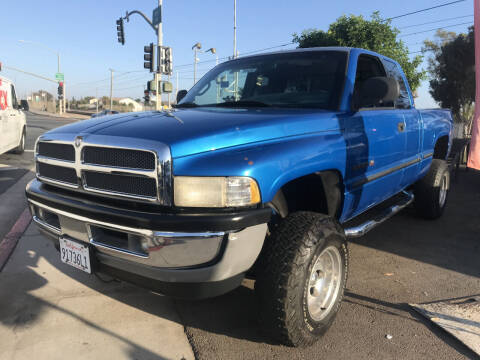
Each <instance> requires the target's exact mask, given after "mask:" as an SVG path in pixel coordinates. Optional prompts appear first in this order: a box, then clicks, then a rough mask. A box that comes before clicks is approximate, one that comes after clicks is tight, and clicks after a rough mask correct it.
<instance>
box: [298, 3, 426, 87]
mask: <svg viewBox="0 0 480 360" xmlns="http://www.w3.org/2000/svg"><path fill="white" fill-rule="evenodd" d="M390 23H391V22H390V20H384V19H382V18H381V17H380V14H379V12H378V11H377V12H374V13H373V14H372V16H371V19H370V20H366V19H365V18H364V17H363V16H355V15H350V16H345V15H344V16H342V17H340V18H338V19H337V20H336V21H335V22H334V23H332V24H330V27H329V28H328V30H327V31H323V30H316V29H308V30H304V31H303V32H302V33H301V34H300V35H298V34H293V42H294V43H298V47H299V48H308V47H315V46H348V47H356V48H363V49H367V50H371V51H375V52H378V53H379V54H382V55H385V56H387V57H389V58H392V59H394V60H396V61H397V62H398V63H399V64H400V65H401V66H402V69H403V71H404V72H405V76H406V77H407V79H408V82H409V84H410V87H411V89H412V91H415V90H416V89H417V88H418V86H419V85H420V81H421V80H422V79H423V78H424V76H425V72H424V71H418V70H417V68H418V66H419V65H420V64H421V62H422V59H423V57H422V56H421V55H417V56H415V57H414V58H413V59H412V60H410V59H409V52H408V48H407V47H406V45H405V43H404V42H403V41H402V40H398V39H397V36H398V34H399V32H400V31H399V30H398V29H396V28H392V26H391V25H390Z"/></svg>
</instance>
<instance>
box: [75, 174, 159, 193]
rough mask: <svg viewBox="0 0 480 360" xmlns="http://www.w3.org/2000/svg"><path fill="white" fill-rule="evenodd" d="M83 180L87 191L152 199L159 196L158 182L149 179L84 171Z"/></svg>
mask: <svg viewBox="0 0 480 360" xmlns="http://www.w3.org/2000/svg"><path fill="white" fill-rule="evenodd" d="M83 180H84V185H85V187H86V188H87V190H88V189H96V190H101V191H106V192H113V193H120V194H126V195H132V196H142V197H150V198H156V196H157V184H156V181H155V179H153V178H149V177H140V176H134V175H117V174H108V173H101V172H96V171H84V172H83Z"/></svg>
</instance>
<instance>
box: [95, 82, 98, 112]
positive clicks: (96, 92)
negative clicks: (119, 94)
mask: <svg viewBox="0 0 480 360" xmlns="http://www.w3.org/2000/svg"><path fill="white" fill-rule="evenodd" d="M95 99H96V100H97V101H95V102H96V103H97V114H98V88H96V89H95Z"/></svg>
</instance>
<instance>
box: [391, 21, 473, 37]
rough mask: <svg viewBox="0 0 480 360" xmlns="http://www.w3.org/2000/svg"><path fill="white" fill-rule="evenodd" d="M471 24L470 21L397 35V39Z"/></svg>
mask: <svg viewBox="0 0 480 360" xmlns="http://www.w3.org/2000/svg"><path fill="white" fill-rule="evenodd" d="M472 24H473V23H472V22H471V21H469V22H464V23H460V24H454V25H448V26H442V27H439V28H435V29H429V30H423V31H417V32H414V33H410V34H405V35H399V37H405V36H411V35H418V34H423V33H426V32H430V31H435V30H442V29H446V28H451V27H455V26H460V25H472Z"/></svg>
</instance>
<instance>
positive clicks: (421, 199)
mask: <svg viewBox="0 0 480 360" xmlns="http://www.w3.org/2000/svg"><path fill="white" fill-rule="evenodd" d="M449 190H450V171H449V169H448V164H447V162H446V161H445V160H440V159H433V160H432V164H431V165H430V169H429V170H428V173H427V175H425V177H424V178H423V179H421V180H419V181H418V182H417V183H416V184H415V186H414V194H415V202H414V205H415V208H416V210H417V212H418V214H419V215H420V216H422V217H424V218H426V219H438V218H439V217H440V216H442V214H443V211H444V209H445V206H446V204H447V199H448V192H449Z"/></svg>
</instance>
